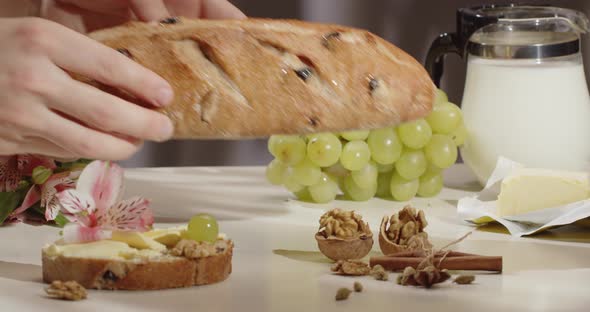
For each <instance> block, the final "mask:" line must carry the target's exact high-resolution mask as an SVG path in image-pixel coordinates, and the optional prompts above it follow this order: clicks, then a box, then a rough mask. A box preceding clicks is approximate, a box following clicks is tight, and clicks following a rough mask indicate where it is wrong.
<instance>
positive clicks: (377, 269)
mask: <svg viewBox="0 0 590 312" xmlns="http://www.w3.org/2000/svg"><path fill="white" fill-rule="evenodd" d="M369 274H370V275H371V276H372V277H374V278H375V279H376V280H378V281H387V280H389V273H387V271H385V269H384V268H383V266H381V265H379V264H377V265H375V266H374V267H373V268H372V269H371V272H370V273H369Z"/></svg>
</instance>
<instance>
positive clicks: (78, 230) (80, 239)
mask: <svg viewBox="0 0 590 312" xmlns="http://www.w3.org/2000/svg"><path fill="white" fill-rule="evenodd" d="M111 237H112V232H111V231H108V230H104V229H102V228H101V227H97V226H95V227H86V226H83V225H79V224H76V223H68V224H66V225H65V227H64V229H63V238H64V243H66V244H76V243H88V242H94V241H99V240H104V239H109V238H111Z"/></svg>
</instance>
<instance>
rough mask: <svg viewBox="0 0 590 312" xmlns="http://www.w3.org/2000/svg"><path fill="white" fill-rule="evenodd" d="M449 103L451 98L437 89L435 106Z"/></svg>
mask: <svg viewBox="0 0 590 312" xmlns="http://www.w3.org/2000/svg"><path fill="white" fill-rule="evenodd" d="M448 101H449V97H448V96H447V94H446V93H445V91H443V90H441V89H437V90H436V99H435V101H434V105H436V104H439V103H446V102H448Z"/></svg>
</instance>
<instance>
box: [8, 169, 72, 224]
mask: <svg viewBox="0 0 590 312" xmlns="http://www.w3.org/2000/svg"><path fill="white" fill-rule="evenodd" d="M79 175H80V172H79V171H71V172H61V173H56V174H53V175H52V176H50V177H49V179H47V181H45V183H43V185H33V186H32V187H31V188H30V189H29V191H28V192H27V195H26V196H25V199H24V200H23V202H22V204H21V205H20V207H18V208H16V209H15V210H14V211H13V212H12V213H11V218H13V219H14V217H16V216H18V215H21V214H22V213H23V212H25V211H26V210H27V209H29V208H31V206H33V205H34V204H35V203H37V202H38V201H39V200H41V207H45V219H46V220H47V221H51V220H54V219H55V217H57V214H58V213H59V210H60V206H59V202H58V200H57V197H55V195H57V193H59V192H61V191H64V190H66V189H70V188H73V187H74V186H76V181H75V179H76V178H77V177H78V176H79ZM17 220H18V218H17Z"/></svg>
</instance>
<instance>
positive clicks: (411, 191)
mask: <svg viewBox="0 0 590 312" xmlns="http://www.w3.org/2000/svg"><path fill="white" fill-rule="evenodd" d="M419 186H420V181H419V180H418V179H411V180H409V179H406V178H404V177H402V176H400V175H399V174H397V172H396V173H394V174H393V176H392V177H391V184H390V191H391V196H392V197H393V199H395V200H397V201H408V200H410V199H412V198H414V197H416V194H417V193H418V187H419Z"/></svg>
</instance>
